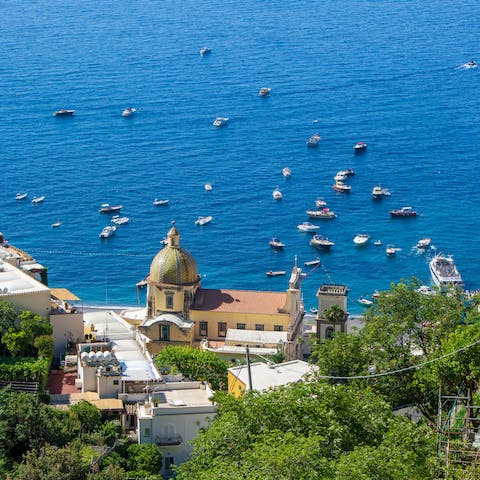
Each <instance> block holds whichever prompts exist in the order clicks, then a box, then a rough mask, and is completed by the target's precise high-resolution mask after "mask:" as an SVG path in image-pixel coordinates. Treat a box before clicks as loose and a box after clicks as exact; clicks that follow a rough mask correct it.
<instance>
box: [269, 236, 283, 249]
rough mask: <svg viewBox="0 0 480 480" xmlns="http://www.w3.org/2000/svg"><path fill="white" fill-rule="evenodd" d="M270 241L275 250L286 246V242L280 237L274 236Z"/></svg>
mask: <svg viewBox="0 0 480 480" xmlns="http://www.w3.org/2000/svg"><path fill="white" fill-rule="evenodd" d="M268 243H269V245H270V246H271V247H272V248H273V249H275V250H281V249H283V247H285V244H284V243H283V242H281V241H280V239H279V238H278V237H273V238H272V239H271V240H270V241H269V242H268Z"/></svg>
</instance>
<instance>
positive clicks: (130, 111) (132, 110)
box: [122, 107, 137, 117]
mask: <svg viewBox="0 0 480 480" xmlns="http://www.w3.org/2000/svg"><path fill="white" fill-rule="evenodd" d="M136 112H137V109H136V108H133V107H128V108H126V109H125V110H124V111H123V112H122V117H131V116H132V115H134V114H135V113H136Z"/></svg>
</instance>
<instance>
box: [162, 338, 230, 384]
mask: <svg viewBox="0 0 480 480" xmlns="http://www.w3.org/2000/svg"><path fill="white" fill-rule="evenodd" d="M155 363H156V365H157V366H158V367H159V368H160V370H162V371H163V372H169V373H182V374H183V375H185V376H187V377H189V378H191V379H192V380H199V381H206V382H209V383H210V384H211V385H212V388H213V389H214V390H226V388H227V383H228V381H227V368H228V364H227V363H226V362H224V361H223V360H221V359H220V358H218V356H217V355H216V354H215V353H213V352H209V351H205V350H200V349H198V348H193V347H177V346H172V345H169V346H167V347H165V348H164V349H163V350H162V351H161V352H160V353H159V354H158V355H157V356H156V357H155Z"/></svg>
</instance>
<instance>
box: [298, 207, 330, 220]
mask: <svg viewBox="0 0 480 480" xmlns="http://www.w3.org/2000/svg"><path fill="white" fill-rule="evenodd" d="M305 213H306V214H307V215H308V216H309V217H310V218H319V219H322V220H329V219H331V218H335V217H336V216H337V215H336V214H335V212H333V211H332V210H330V209H329V208H327V207H325V208H321V209H319V210H307V211H306V212H305Z"/></svg>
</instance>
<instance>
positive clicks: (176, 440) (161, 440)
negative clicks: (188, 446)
mask: <svg viewBox="0 0 480 480" xmlns="http://www.w3.org/2000/svg"><path fill="white" fill-rule="evenodd" d="M182 442H183V439H182V436H181V435H180V434H178V433H175V434H173V435H171V436H170V437H161V436H159V435H157V436H156V437H155V443H156V444H157V445H158V446H159V447H162V446H167V445H180V444H181V443H182Z"/></svg>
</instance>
